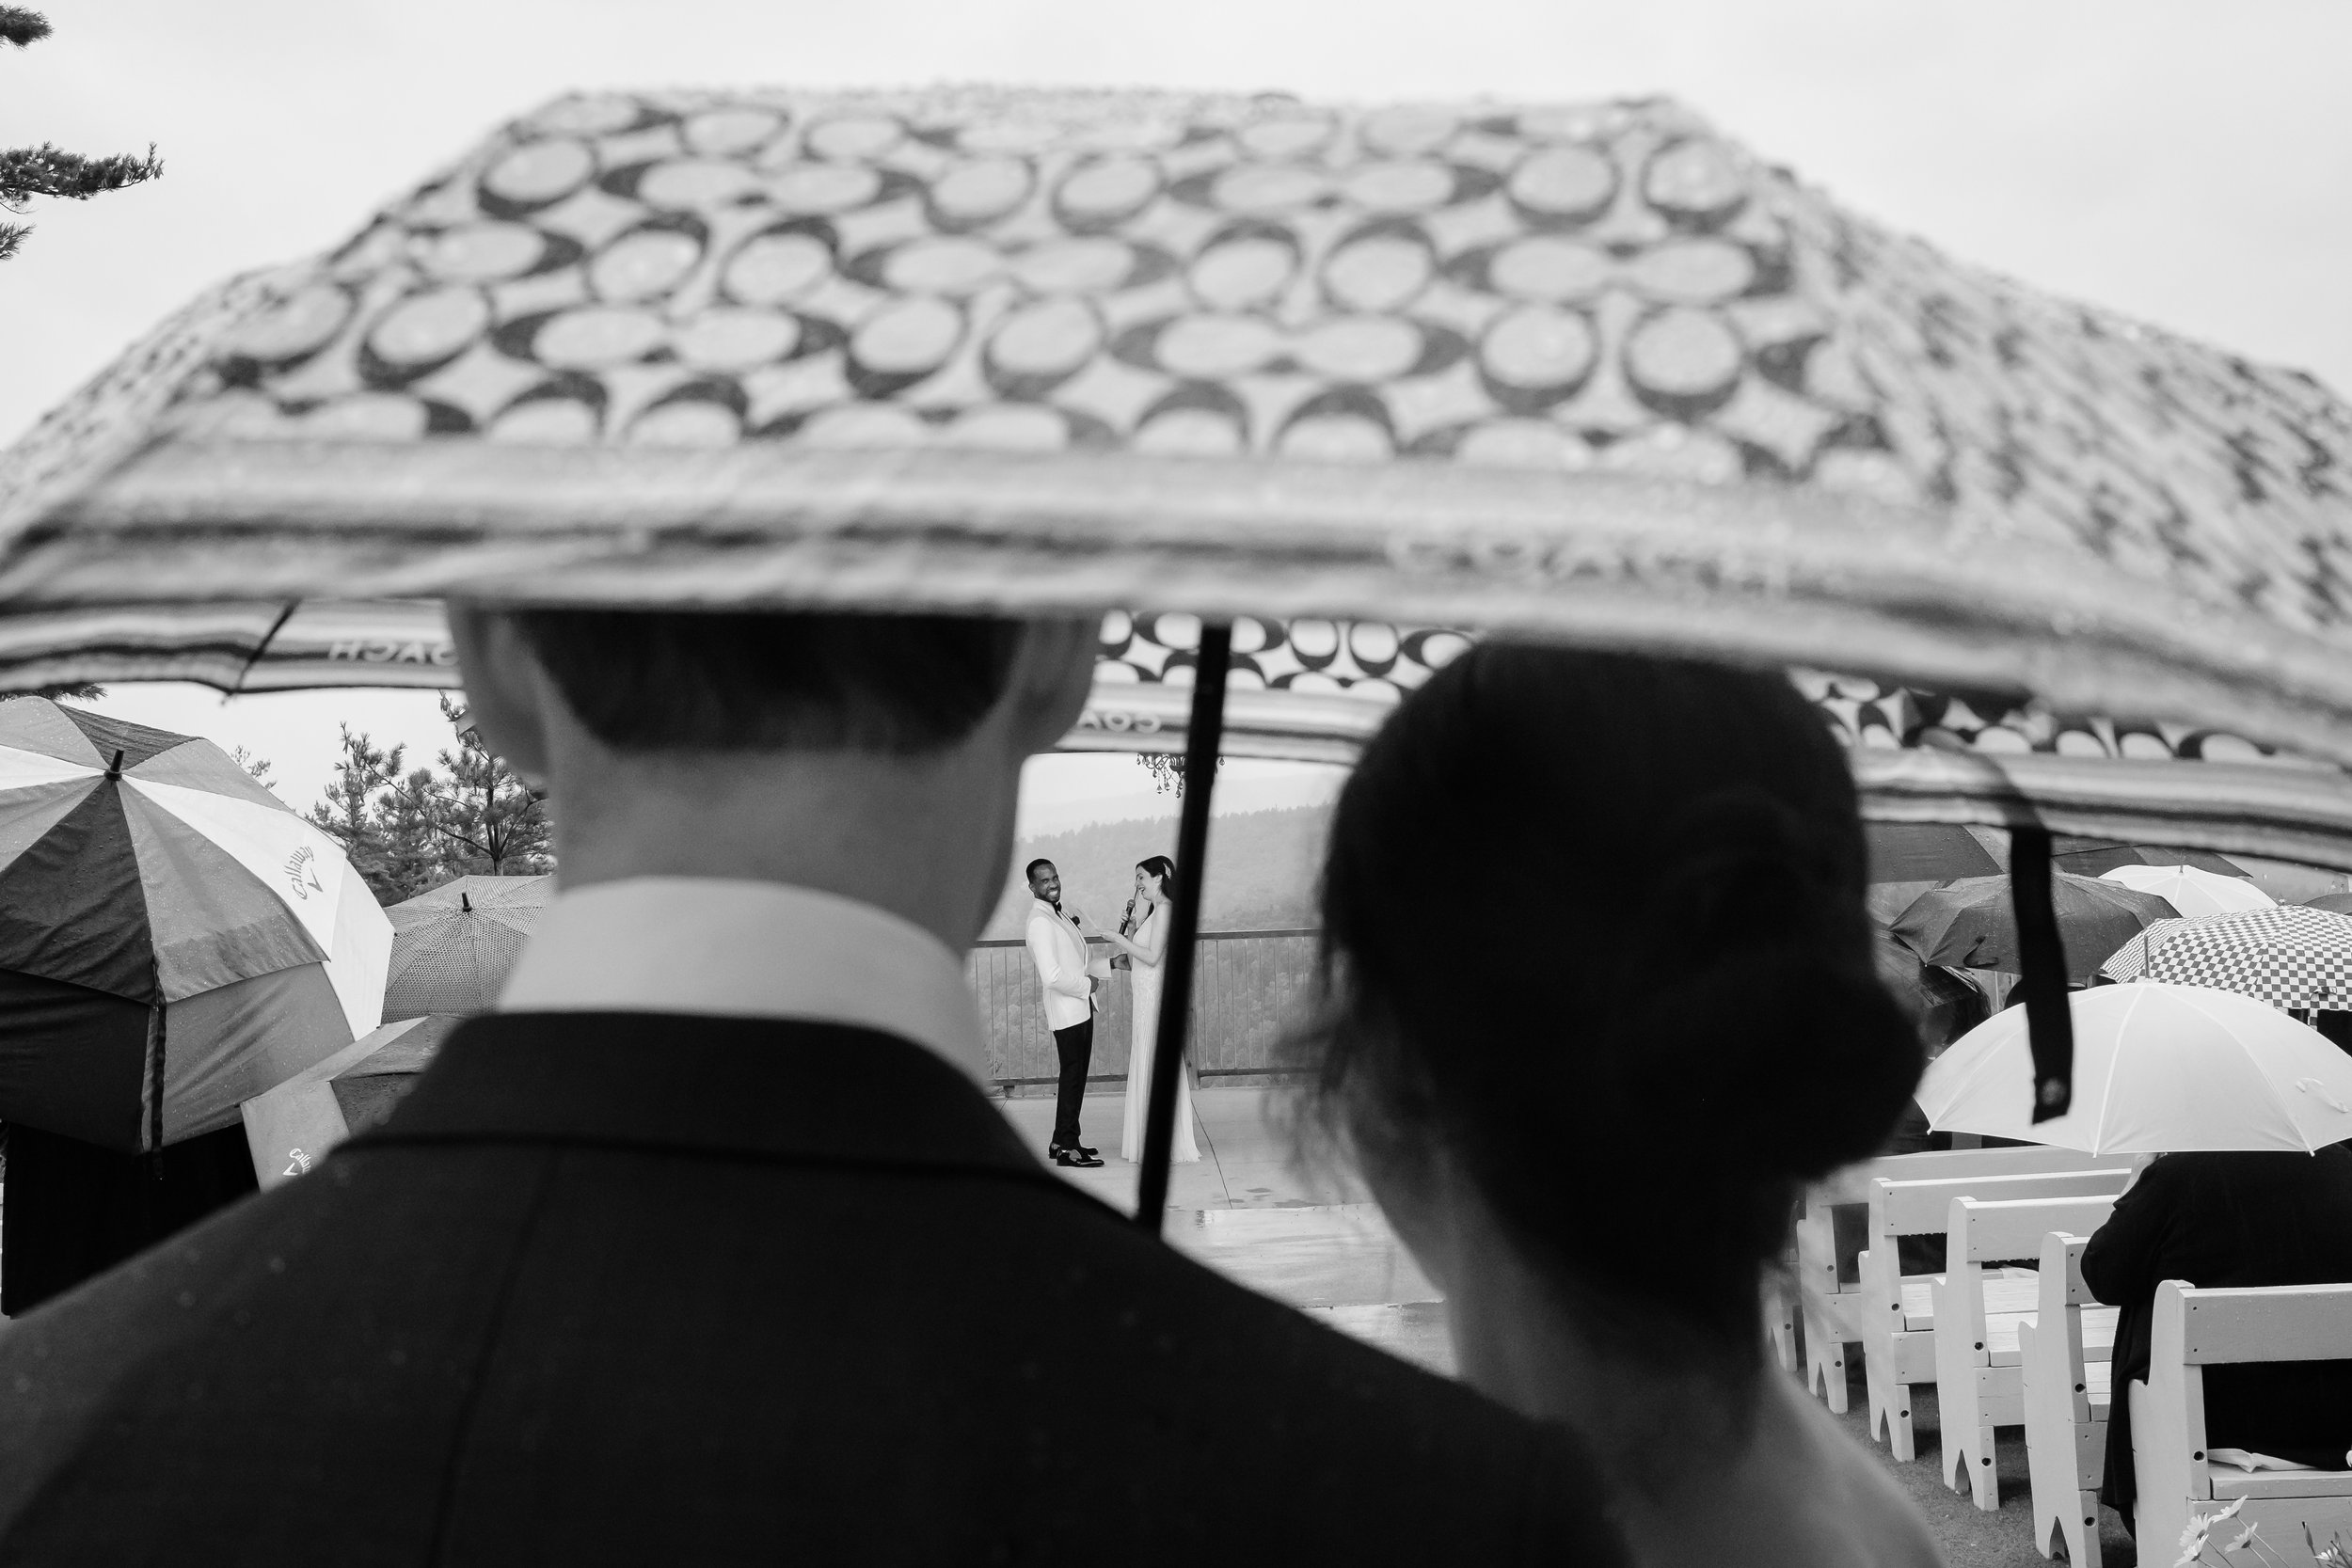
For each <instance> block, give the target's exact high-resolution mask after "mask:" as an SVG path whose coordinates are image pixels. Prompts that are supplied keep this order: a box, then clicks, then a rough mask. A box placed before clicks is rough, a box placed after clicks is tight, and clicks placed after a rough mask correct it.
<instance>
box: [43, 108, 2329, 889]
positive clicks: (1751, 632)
mask: <svg viewBox="0 0 2352 1568" xmlns="http://www.w3.org/2000/svg"><path fill="white" fill-rule="evenodd" d="M2347 473H2352V414H2347V412H2346V410H2345V409H2344V407H2343V406H2342V405H2341V404H2338V403H2336V402H2335V401H2334V400H2333V399H2331V398H2329V397H2328V395H2327V394H2326V393H2325V392H2324V391H2322V390H2321V389H2320V388H2318V387H2317V386H2316V385H2315V384H2313V383H2312V382H2311V381H2309V380H2308V379H2307V378H2303V377H2299V376H2296V375H2294V374H2291V373H2287V372H2273V371H2268V370H2265V369H2263V368H2261V367H2258V366H2253V365H2249V364H2248V363H2247V362H2246V361H2244V360H2243V359H2240V358H2237V357H2235V356H2228V355H2224V354H2221V353H2218V352H2216V351H2213V350H2209V349H2206V348H2203V347H2201V346H2199V345H2196V344H2192V343H2188V342H2185V341H2181V340H2179V339H2176V338H2173V337H2170V336H2169V335H2167V334H2165V333H2162V332H2159V331H2156V330H2154V329H2152V328H2146V327H2142V326H2139V325H2137V324H2133V323H2129V322H2125V321H2122V320H2120V319H2117V318H2114V317H2110V316H2107V315H2106V314H2103V313H2101V312H2099V311H2096V310H2092V309H2085V308H2082V307H2079V306H2074V305H2072V304H2066V303H2062V302H2058V301H2055V300H2051V299H2047V298H2044V297H2042V296H2040V295H2037V294H2035V293H2031V292H2030V291H2027V290H2025V289H2023V288H2020V287H2019V286H2017V285H2015V284H2013V283H2010V282H2009V281H2007V280H2005V279H2002V278H1999V277H1994V276H1992V275H1990V274H1986V273H1983V272H1980V271H1978V270H1976V269H1973V268H1970V267H1967V266H1964V265H1962V264H1959V263H1957V262H1954V261H1950V260H1948V259H1947V258H1945V257H1943V256H1941V255H1939V254H1937V253H1936V252H1934V251H1933V250H1931V249H1930V248H1929V247H1927V246H1926V245H1921V244H1919V243H1918V242H1916V241H1914V240H1911V239H1908V238H1905V237H1903V236H1899V235H1897V234H1893V233H1890V232H1888V231H1886V230H1883V229H1881V228H1879V227H1877V226H1875V225H1873V224H1871V223H1869V222H1868V221H1867V220H1866V219H1863V218H1860V217H1858V216H1856V215H1855V214H1851V213H1848V212H1845V211H1843V210H1841V209H1839V208H1838V207H1836V205H1835V204H1833V203H1832V202H1830V201H1829V200H1828V199H1827V198H1824V197H1823V196H1821V195H1820V193H1819V192H1818V191H1815V190H1812V189H1809V188H1807V187H1805V186H1804V185H1803V184H1801V183H1799V182H1797V181H1796V180H1795V179H1794V178H1793V177H1792V176H1790V175H1789V174H1788V172H1786V171H1785V170H1783V169H1781V168H1779V167H1777V166H1775V165H1773V164H1772V163H1771V162H1770V161H1769V160H1766V159H1761V158H1757V157H1755V156H1753V155H1751V154H1750V153H1748V152H1747V151H1746V150H1744V149H1742V148H1740V146H1738V145H1737V144H1736V143H1734V142H1732V141H1731V140H1729V139H1727V138H1725V137H1724V136H1722V135H1719V134H1717V133H1716V132H1715V131H1714V130H1713V129H1712V128H1711V127H1709V126H1708V125H1707V124H1706V123H1705V122H1704V121H1703V120H1702V119H1699V118H1698V117H1697V116H1695V115H1693V114H1692V113H1691V112H1689V111H1688V110H1686V109H1684V108H1682V107H1680V106H1678V105H1676V104H1673V103H1665V102H1662V101H1643V102H1639V103H1598V104H1585V105H1519V106H1511V105H1498V104H1491V103H1488V104H1479V105H1474V106H1452V107H1448V106H1442V105H1440V106H1430V105H1389V106H1380V107H1373V108H1358V109H1350V108H1332V107H1324V106H1318V105H1312V104H1307V103H1299V102H1297V101H1295V100H1292V99H1288V98H1284V97H1281V96H1279V95H1258V96H1253V97H1248V98H1217V97H1195V96H1175V95H1160V94H1148V93H1084V94H1077V93H1056V92H1036V93H1027V92H1018V91H995V90H988V91H980V90H973V89H942V90H934V91H917V92H906V93H866V94H821V93H802V92H792V91H745V92H735V93H693V92H677V93H643V94H628V93H614V94H598V95H593V96H586V97H572V98H566V99H563V100H560V101H558V102H556V103H552V104H549V105H548V106H547V107H545V108H543V109H541V110H539V111H538V112H536V113H534V114H532V115H529V116H526V117H524V118H522V119H518V120H516V121H514V122H513V123H511V124H509V125H507V126H504V127H502V128H501V129H500V130H499V131H498V132H497V133H496V134H495V135H492V136H491V137H490V138H488V139H487V140H486V141H485V142H484V143H483V144H482V145H481V146H480V147H478V148H477V149H475V150H473V151H472V152H471V153H469V155H468V156H467V157H465V158H464V159H462V160H461V161H460V162H459V163H458V164H456V165H455V166H452V167H450V168H448V169H445V170H442V171H440V172H438V173H437V174H436V175H435V176H434V177H433V178H432V179H431V180H430V181H429V182H427V183H425V184H424V185H422V186H421V187H420V188H419V189H418V190H417V191H416V192H414V193H413V194H412V195H411V196H409V197H408V198H405V199H404V200H402V201H399V202H397V203H395V204H394V205H393V206H392V207H390V208H389V209H388V210H386V211H385V212H384V213H383V214H381V215H380V216H378V217H377V218H375V219H374V220H373V221H372V222H371V223H370V224H369V225H368V227H367V228H366V229H365V230H362V231H361V232H360V233H358V234H357V235H356V236H354V237H353V238H352V239H351V240H350V241H349V242H348V243H346V244H344V245H341V246H339V247H337V248H336V249H335V251H334V252H333V253H332V254H331V255H329V256H327V257H325V258H323V259H321V260H319V261H313V262H308V263H304V264H302V265H299V266H296V267H294V268H290V269H285V270H282V271H278V272H274V273H270V274H266V275H256V276H253V277H246V278H243V279H239V280H237V281H235V282H233V283H231V284H230V285H228V286H226V287H225V288H224V289H222V290H221V291H219V292H217V293H215V294H213V295H210V296H207V297H206V298H205V299H203V300H200V301H199V302H198V303H196V304H195V305H194V306H192V307H191V308H190V309H188V310H186V311H185V312H183V314H182V315H181V316H180V317H178V318H176V319H174V320H173V321H172V322H170V323H167V325H165V326H164V327H163V328H162V329H161V330H160V331H159V332H158V333H157V334H156V335H155V336H154V338H153V339H151V341H149V342H147V343H144V344H141V345H139V346H138V347H137V348H136V349H135V350H134V351H133V353H132V354H131V355H129V356H126V357H125V358H124V359H123V360H122V361H121V362H120V363H119V364H118V365H117V366H116V367H115V368H113V369H112V370H110V371H109V372H106V373H105V374H104V375H103V376H101V377H100V378H99V379H98V380H97V381H96V382H94V383H93V384H92V385H91V386H90V387H89V388H87V390H86V391H85V392H84V393H83V394H82V395H81V396H79V397H78V398H77V399H76V400H74V401H73V402H72V404H69V405H67V406H66V407H64V408H61V409H60V410H58V412H57V413H56V415H55V416H53V418H52V419H50V420H47V421H45V422H44V423H43V425H42V426H41V427H40V429H39V430H37V431H36V432H35V433H34V434H33V435H32V436H30V437H28V438H27V440H26V441H25V442H24V443H22V444H21V446H20V447H19V448H18V449H17V451H15V452H14V453H13V454H12V455H11V458H10V460H9V462H8V464H6V465H5V467H0V594H5V595H6V602H7V603H8V604H9V605H10V607H11V609H12V610H13V611H14V612H15V613H13V614H11V615H10V616H8V617H5V618H0V671H4V672H5V678H7V679H8V680H10V681H14V682H20V683H26V684H29V683H32V682H35V681H57V680H64V679H70V678H116V679H123V678H133V677H134V676H135V675H147V676H157V675H173V676H178V677H182V678H195V679H207V680H213V681H215V682H218V683H220V684H223V685H229V686H237V685H244V686H248V687H256V688H258V687H261V686H267V685H306V684H317V683H320V682H337V681H350V682H355V683H360V684H447V683H449V682H450V681H451V680H452V678H453V674H452V671H451V667H450V656H449V653H448V643H447V640H446V637H445V636H444V635H443V634H442V633H441V631H440V628H439V626H438V625H437V616H436V614H435V612H434V610H433V608H432V606H431V605H430V604H429V603H425V602H421V601H426V600H429V599H431V598H432V597H433V596H434V595H437V594H441V593H444V592H448V591H452V590H454V589H459V588H462V589H464V590H465V591H467V592H470V593H474V594H482V595H485V596H490V597H506V598H512V599H531V600H541V601H548V602H572V603H579V602H598V601H602V602H616V603H648V602H651V603H694V604H727V603H738V604H755V603H757V604H775V603H795V602H797V603H834V604H860V605H880V606H885V607H890V606H903V607H910V608H913V607H929V608H957V609H974V608H990V609H996V610H1006V611H1014V612H1019V611H1032V610H1099V609H1100V608H1102V607H1104V606H1105V605H1116V606H1120V607H1122V608H1121V609H1120V610H1119V611H1118V612H1117V613H1116V614H1114V615H1113V616H1112V617H1111V619H1110V620H1109V621H1108V622H1106V623H1105V626H1104V659H1103V664H1102V677H1103V678H1102V681H1101V683H1100V685H1099V686H1098V690H1097V701H1096V702H1095V704H1094V705H1093V706H1092V707H1091V708H1090V709H1089V715H1088V718H1087V721H1086V722H1085V723H1084V724H1082V726H1081V728H1080V730H1079V731H1078V732H1077V733H1076V734H1075V735H1073V737H1072V740H1071V744H1073V745H1079V746H1109V747H1122V748H1126V747H1135V746H1138V745H1140V746H1143V747H1145V748H1148V749H1155V750H1177V749H1180V748H1181V746H1182V744H1183V731H1184V726H1185V724H1186V722H1187V713H1186V707H1187V693H1186V691H1185V690H1184V683H1185V682H1186V681H1187V680H1188V679H1189V676H1190V672H1191V669H1192V667H1193V664H1194V662H1195V656H1196V653H1197V649H1198V646H1199V636H1200V633H1199V622H1198V621H1197V620H1196V619H1195V617H1196V616H1197V615H1201V614H1207V615H1210V616H1213V617H1216V618H1219V619H1230V620H1232V621H1233V622H1234V644H1233V649H1234V665H1233V677H1232V684H1233V687H1234V691H1233V696H1232V704H1231V708H1230V711H1229V712H1228V714H1227V715H1226V716H1225V717H1226V723H1225V726H1224V730H1223V733H1224V734H1225V735H1226V736H1227V749H1228V750H1229V751H1231V752H1234V753H1235V754H1253V753H1254V754H1276V755H1308V756H1315V757H1324V758H1330V757H1344V756H1345V755H1346V754H1347V752H1349V751H1350V750H1351V749H1352V747H1353V745H1354V743H1355V742H1356V741H1357V740H1359V739H1360V737H1361V736H1363V735H1364V734H1365V733H1367V732H1368V731H1369V729H1370V728H1371V727H1372V726H1373V725H1374V724H1375V723H1376V722H1377V721H1378V719H1379V718H1380V717H1381V715H1382V714H1383V713H1384V712H1385V709H1386V707H1387V705H1389V704H1390V703H1391V702H1392V701H1393V700H1394V697H1395V695H1396V693H1397V692H1398V691H1399V690H1400V689H1406V688H1409V687H1411V686H1412V685H1414V684H1416V683H1417V682H1418V681H1419V680H1420V679H1422V678H1423V677H1424V676H1425V675H1426V674H1427V673H1428V672H1429V670H1431V669H1432V668H1434V667H1435V666H1436V665H1437V664H1439V663H1441V662H1443V660H1444V659H1445V658H1446V657H1449V655H1450V653H1451V652H1452V651H1453V650H1454V649H1456V648H1458V647H1459V646H1460V645H1461V634H1460V633H1458V632H1456V631H1453V630H1447V629H1442V628H1446V627H1456V626H1478V627H1483V628H1487V629H1497V630H1516V631H1521V632H1534V633H1540V634H1544V635H1552V636H1561V637H1567V638H1573V639H1576V640H1580V641H1597V642H1605V643H1610V644H1615V645H1627V646H1635V647H1646V648H1657V649H1672V650H1676V651H1680V652H1688V653H1699V654H1712V655H1716V656H1721V657H1734V658H1739V659H1741V660H1746V661H1765V662H1774V663H1784V664H1791V665H1796V666H1801V667H1804V669H1805V670H1806V671H1813V670H1828V671H1836V670H1841V669H1867V670H1872V671H1878V672H1885V674H1884V675H1882V676H1879V677H1875V678H1873V679H1870V680H1867V681H1865V680H1853V679H1851V678H1849V677H1844V676H1836V675H1815V674H1811V673H1804V674H1802V675H1801V676H1800V678H1801V679H1803V680H1804V681H1805V682H1806V683H1808V686H1809V687H1810V688H1811V689H1818V690H1820V691H1821V692H1822V693H1823V700H1824V701H1825V703H1828V704H1831V705H1836V706H1837V707H1839V708H1840V709H1841V710H1842V711H1843V713H1844V715H1845V717H1846V718H1848V719H1850V720H1851V733H1853V734H1854V735H1856V736H1857V737H1860V738H1863V739H1864V740H1865V741H1866V742H1867V744H1866V746H1865V748H1864V751H1865V752H1869V754H1867V755H1866V754H1862V753H1861V752H1858V755H1857V762H1858V765H1861V766H1862V770H1863V772H1864V776H1865V784H1866V787H1867V789H1868V790H1869V791H1870V792H1871V799H1872V801H1873V805H1874V809H1876V810H1878V812H1879V814H1880V815H1884V816H1890V817H1902V816H1906V815H1908V816H1909V818H1910V819H1918V818H1919V817H1921V816H1935V815H1939V814H1940V815H1944V816H1952V815H1954V814H1956V813H1957V814H1960V815H1962V816H1965V817H1966V818H1967V819H1969V820H1975V821H1980V822H1987V823H2003V822H2010V821H2017V820H2023V819H2024V818H2023V816H2021V813H2020V797H2021V796H2022V797H2023V798H2025V799H2026V800H2032V801H2034V802H2036V803H2037V804H2038V805H2039V807H2040V808H2041V810H2042V814H2043V816H2042V820H2044V821H2047V822H2048V823H2050V824H2051V825H2053V826H2055V827H2057V828H2058V829H2060V830H2061V831H2069V832H2107V833H2110V834H2121V833H2124V832H2133V833H2137V832H2138V831H2139V830H2140V829H2141V828H2143V827H2148V826H2150V825H2161V826H2163V827H2164V828H2165V829H2166V830H2167V831H2168V832H2171V833H2172V834H2173V835H2174V836H2179V835H2181V834H2183V833H2188V834H2190V835H2191V836H2201V837H2207V838H2213V839H2215V840H2216V841H2226V842H2229V843H2233V844H2243V845H2245V846H2246V847H2249V848H2261V849H2264V850H2265V851H2267V852H2274V853H2280V854H2290V853H2296V852H2298V850H2301V851H2311V850H2312V849H2313V844H2312V841H2313V840H2324V839H2325V838H2326V837H2327V836H2328V832H2334V831H2337V830H2340V829H2342V828H2344V827H2346V826H2348V825H2352V790H2347V789H2346V787H2345V785H2344V783H2343V781H2342V777H2341V775H2340V774H2325V773H2313V772H2306V771H2302V770H2295V769H2280V768H2260V767H2249V766H2245V765H2246V764H2248V763H2251V762H2253V761H2256V760H2258V759H2259V754H2260V752H2261V751H2262V750H2263V749H2264V748H2265V747H2268V746H2273V745H2286V746H2290V747H2298V748H2301V749H2303V750H2305V751H2308V752H2312V753H2313V754H2314V755H2319V756H2325V757H2329V758H2333V759H2335V760H2341V761H2352V722H2347V721H2352V661H2348V660H2347V659H2346V658H2345V657H2344V655H2345V653H2346V652H2347V651H2352V629H2348V628H2347V627H2346V625H2345V622H2344V614H2343V612H2341V611H2339V610H2338V609H2337V608H2336V598H2335V596H2334V594H2333V591H2332V588H2331V584H2332V583H2333V582H2334V581H2335V580H2337V578H2339V577H2341V576H2342V575H2344V571H2345V570H2346V569H2347V568H2352V533H2348V532H2347V530H2346V528H2345V519H2346V516H2347V510H2348V508H2352V492H2348V491H2347V483H2348V482H2347V481H2346V479H2345V478H2344V476H2345V475H2346V474H2347ZM2340 557H2341V558H2342V559H2340ZM402 600H414V601H419V602H414V603H403V602H399V601H402ZM1334 615H1336V616H1341V617H1344V618H1345V619H1342V620H1337V621H1333V620H1322V619H1302V618H1301V617H1312V616H1334ZM1963 690H1964V691H1966V692H1967V693H1969V695H1967V696H1966V697H1965V698H1963V697H1962V696H1959V695H1957V694H1956V693H1958V692H1960V691H1963ZM2084 715H2112V716H2115V717H2112V718H2085V717H2080V716H2084ZM1923 732H1926V733H1930V734H1931V736H1932V740H1931V741H1922V740H1919V739H1918V737H1919V736H1921V734H1922V733H1923ZM1881 736H1896V737H1897V740H1896V746H1895V748H1894V750H1895V752H1899V753H1900V754H1887V755H1880V754H1876V752H1875V746H1876V742H1877V739H1878V737H1881ZM1979 736H1981V737H1983V738H1982V743H1981V745H1979ZM1955 747H1956V748H1957V752H1954V751H1952V750H1947V748H1955ZM1979 753H1980V754H1979ZM2142 758H2148V759H2153V760H2149V761H2142V760H2139V759H2142ZM2183 758H2190V759H2197V760H2198V761H2199V762H2200V767H2199V768H2172V767H2170V766H2169V764H2170V763H2171V762H2173V761H2176V760H2179V759H2183ZM2321 852H2325V851H2324V847H2322V850H2321ZM2344 852H2345V853H2347V855H2352V851H2344Z"/></svg>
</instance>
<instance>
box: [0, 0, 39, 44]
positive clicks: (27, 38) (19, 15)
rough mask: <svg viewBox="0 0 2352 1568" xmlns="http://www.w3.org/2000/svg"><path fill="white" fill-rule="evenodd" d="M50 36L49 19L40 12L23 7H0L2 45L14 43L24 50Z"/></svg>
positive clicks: (0, 38)
mask: <svg viewBox="0 0 2352 1568" xmlns="http://www.w3.org/2000/svg"><path fill="white" fill-rule="evenodd" d="M48 36H49V19H48V18H47V17H45V16H43V15H41V14H40V12H39V11H28V10H26V9H24V8H23V7H21V6H0V43H13V44H15V45H16V46H17V47H18V48H19V49H22V48H24V46H25V45H26V44H28V43H39V42H40V40H43V39H45V38H47V37H48Z"/></svg>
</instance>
